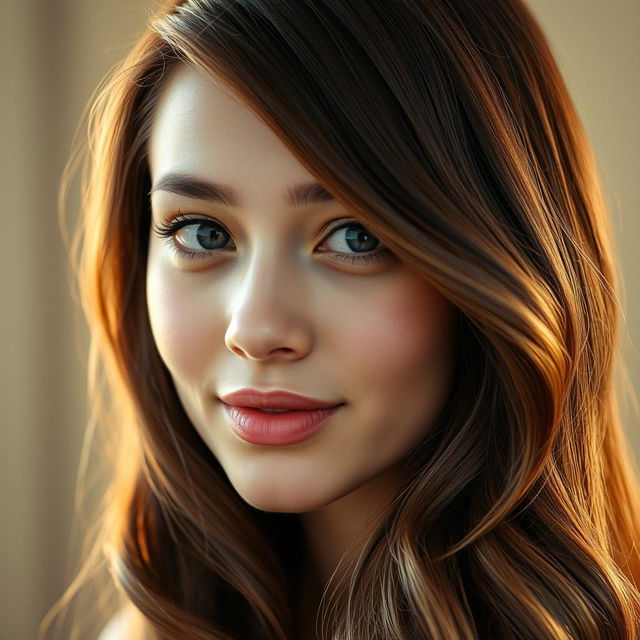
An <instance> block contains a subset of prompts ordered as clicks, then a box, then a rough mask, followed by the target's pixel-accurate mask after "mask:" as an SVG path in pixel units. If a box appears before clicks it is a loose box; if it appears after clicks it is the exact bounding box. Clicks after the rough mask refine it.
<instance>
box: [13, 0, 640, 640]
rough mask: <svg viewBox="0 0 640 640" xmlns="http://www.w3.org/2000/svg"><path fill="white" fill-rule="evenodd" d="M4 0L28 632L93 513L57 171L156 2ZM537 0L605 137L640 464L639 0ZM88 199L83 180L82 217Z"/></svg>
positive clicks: (628, 400)
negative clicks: (84, 488) (639, 402)
mask: <svg viewBox="0 0 640 640" xmlns="http://www.w3.org/2000/svg"><path fill="white" fill-rule="evenodd" d="M0 2H1V3H2V13H1V15H2V18H1V19H0V65H1V67H0V68H1V73H0V82H1V87H2V92H1V96H2V97H1V100H0V127H1V129H0V141H1V145H2V146H1V148H2V153H1V155H0V163H1V167H0V192H1V193H2V198H3V203H4V204H3V209H2V216H1V220H2V233H1V234H0V260H1V261H2V262H1V265H0V285H1V291H2V299H3V300H4V303H3V304H2V313H1V314H0V340H1V341H2V342H1V344H2V350H1V360H0V380H1V384H0V408H1V409H0V411H1V413H0V417H1V420H2V422H1V428H0V559H1V561H0V638H2V639H3V640H30V639H35V638H36V633H37V629H38V625H39V622H40V620H41V619H42V617H43V616H44V615H45V613H46V612H47V610H48V609H49V608H50V607H51V606H52V605H53V603H54V602H55V601H56V599H57V598H58V597H59V596H60V595H61V594H62V593H63V591H64V589H65V588H66V586H67V585H68V584H69V582H70V579H71V577H72V575H73V572H74V570H75V569H76V568H77V566H78V558H79V554H80V548H81V542H82V534H83V529H82V527H83V526H84V525H78V524H76V525H75V527H74V522H79V521H77V520H76V515H75V511H74V509H75V507H74V491H75V479H76V474H77V470H78V465H79V462H80V453H81V446H82V438H83V434H84V429H85V424H86V420H87V415H88V412H87V406H86V400H85V389H86V382H85V375H86V358H87V342H88V341H87V335H86V328H85V326H84V321H83V318H82V316H81V313H80V310H79V308H78V305H77V303H76V302H75V301H74V299H73V297H72V294H71V288H70V281H69V269H68V263H67V249H66V247H65V244H64V242H63V240H62V234H61V232H60V229H59V225H58V216H57V192H58V185H59V181H60V177H61V174H62V171H63V168H64V165H65V162H66V161H67V159H68V157H69V155H70V152H71V145H72V139H73V134H74V131H75V130H76V127H77V125H78V122H79V121H80V117H81V114H82V112H83V109H84V107H85V105H86V104H87V102H88V100H89V97H90V95H91V93H92V91H93V90H94V88H95V87H96V85H97V84H98V82H99V81H100V80H101V78H102V77H103V76H104V74H105V73H107V71H108V70H109V69H110V68H111V67H112V65H113V64H115V63H116V62H117V61H118V60H119V59H120V58H122V57H123V56H124V55H125V53H126V52H127V50H128V48H129V47H130V46H131V44H132V43H133V42H134V40H135V38H136V35H137V34H138V33H139V32H140V31H141V30H142V29H143V28H144V25H145V22H146V21H147V19H148V18H149V16H150V15H151V14H152V12H153V10H154V9H155V8H157V7H158V6H159V4H160V3H159V2H150V1H149V0H57V1H56V2H51V1H48V0H20V1H19V2H9V0H0ZM529 5H530V6H531V7H532V9H533V11H534V13H535V14H536V16H537V17H538V19H539V20H540V22H541V23H542V26H543V28H544V29H545V31H546V33H547V35H548V37H549V39H550V41H551V44H552V47H553V49H554V51H555V54H556V57H557V60H558V62H559V64H560V67H561V69H562V71H563V74H564V77H565V79H566V81H567V84H568V85H569V89H570V91H571V93H572V95H573V98H574V101H575V103H576V105H577V108H578V111H579V113H580V114H581V117H582V120H583V123H584V125H585V127H586V130H587V133H588V135H589V137H590V140H591V142H592V145H593V147H594V149H595V154H596V157H597V160H598V166H599V168H600V172H601V178H602V182H603V186H604V190H605V194H606V197H607V201H608V204H609V210H610V214H611V217H612V220H613V226H614V229H615V236H616V237H615V242H616V254H617V256H618V262H619V272H620V278H621V282H622V285H623V287H622V291H621V295H622V301H623V308H624V310H625V315H626V327H625V326H623V334H624V335H623V337H622V348H623V351H624V366H625V367H626V369H627V370H628V373H629V379H630V381H631V388H630V389H627V390H626V391H625V392H624V393H621V406H622V410H623V418H624V421H625V428H626V430H627V433H628V434H629V440H630V442H631V444H632V447H633V450H634V455H635V459H636V461H637V463H640V437H639V436H640V424H639V419H638V415H637V414H635V410H634V407H633V402H632V393H633V390H635V393H636V394H637V393H638V391H639V390H640V355H639V352H638V346H637V345H638V344H639V343H640V287H639V286H638V283H637V281H636V279H637V278H638V277H639V276H640V250H639V248H638V241H639V239H640V181H639V180H638V176H639V167H640V122H639V119H638V114H639V113H640V82H639V78H638V70H639V69H640V2H638V0H609V1H607V2H602V0H563V1H562V2H557V1H556V0H529ZM76 191H77V181H76ZM77 208H78V194H77V193H73V192H72V194H71V198H70V200H69V215H68V218H69V221H70V223H71V224H72V223H73V221H74V219H75V213H76V211H77ZM630 392H631V393H630ZM98 493H99V488H98Z"/></svg>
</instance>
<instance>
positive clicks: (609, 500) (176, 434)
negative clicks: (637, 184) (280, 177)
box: [66, 0, 640, 640]
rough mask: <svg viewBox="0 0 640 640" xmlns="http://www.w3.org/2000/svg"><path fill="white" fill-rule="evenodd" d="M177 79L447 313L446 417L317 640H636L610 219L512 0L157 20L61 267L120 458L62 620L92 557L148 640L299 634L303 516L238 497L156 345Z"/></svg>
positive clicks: (578, 128) (120, 76) (566, 106)
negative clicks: (160, 200)
mask: <svg viewBox="0 0 640 640" xmlns="http://www.w3.org/2000/svg"><path fill="white" fill-rule="evenodd" d="M177 64H188V65H195V66H197V67H199V68H201V69H204V70H205V71H206V72H208V73H210V74H211V75H212V76H214V77H216V78H217V79H219V80H221V81H223V82H224V83H226V85H227V86H228V87H230V88H231V90H232V91H234V92H236V93H237V95H238V96H240V97H241V98H242V100H244V102H245V103H246V104H248V105H249V106H250V107H251V108H252V109H253V110H254V111H255V113H256V114H257V115H258V116H259V117H260V118H262V120H263V121H264V122H265V123H266V124H267V125H268V126H269V127H271V128H272V129H273V130H274V131H275V132H276V134H277V135H278V136H279V137H280V138H281V139H282V140H283V142H284V143H285V144H286V145H287V147H288V148H289V149H290V150H291V152H292V153H293V154H294V155H295V156H296V157H297V158H298V159H299V160H300V162H301V163H303V164H304V165H305V167H307V168H308V170H309V171H310V172H311V173H312V174H314V175H315V176H316V177H317V179H318V180H319V181H320V182H321V183H322V184H323V185H324V186H325V187H326V188H327V189H328V190H329V191H330V192H332V193H333V194H334V195H335V197H336V199H338V200H340V201H341V202H343V203H344V204H345V205H346V206H347V207H348V208H349V209H350V210H351V211H353V212H354V214H355V215H356V216H359V218H360V219H361V220H362V221H363V222H365V223H366V224H367V225H368V226H369V228H370V229H371V230H372V231H373V232H374V233H375V234H376V235H377V236H378V237H380V238H381V239H382V240H383V241H384V242H385V244H387V245H388V246H389V247H391V248H392V249H393V250H394V251H395V252H396V253H397V255H398V256H399V257H400V258H402V259H403V260H405V261H406V262H407V263H408V264H410V265H411V266H412V267H414V268H417V269H419V270H420V272H421V273H422V274H424V277H425V278H427V279H428V280H429V281H430V282H432V283H433V284H434V285H435V286H436V287H437V288H438V289H439V290H440V291H441V292H442V293H443V294H444V295H445V296H446V297H447V298H448V299H449V300H451V301H452V303H453V304H455V306H456V307H457V309H458V310H459V315H458V327H457V331H458V334H457V336H458V337H457V343H456V344H457V360H456V375H455V384H454V386H453V389H452V392H451V395H450V397H449V398H448V400H447V402H446V404H445V406H444V408H443V410H442V413H441V415H440V416H439V419H438V421H437V423H436V425H435V427H434V428H433V429H431V430H430V431H429V434H428V437H426V438H425V440H424V442H422V443H421V445H420V446H419V447H418V448H417V449H416V450H414V451H412V453H411V455H410V457H409V458H408V459H407V461H406V469H407V474H406V481H405V484H404V485H403V487H402V490H401V492H400V493H399V495H398V496H397V498H396V499H395V500H394V501H393V503H392V504H391V506H390V507H389V509H388V512H386V513H385V514H384V517H383V518H382V519H381V521H380V523H379V526H377V527H376V528H375V529H374V530H372V531H370V532H368V534H367V536H366V539H365V540H364V543H363V545H362V548H361V552H360V553H359V555H358V557H357V558H356V560H355V562H354V563H353V567H352V572H351V574H350V578H349V583H348V584H347V585H342V588H340V589H338V588H334V589H333V591H330V589H329V587H327V599H326V600H324V601H323V603H322V606H321V610H320V612H319V617H318V625H319V631H322V633H323V637H325V638H331V639H335V640H347V639H348V640H365V639H366V640H372V639H380V640H388V639H390V638H398V639H405V638H406V639H414V638H428V639H430V640H452V639H459V638H460V639H464V640H470V639H472V638H500V639H506V638H521V639H528V640H541V639H543V638H549V639H551V638H553V639H555V640H569V639H578V638H579V639H585V640H586V639H589V640H596V639H605V638H607V639H616V640H622V639H627V640H631V639H632V638H637V637H640V592H639V590H638V586H639V584H640V553H639V549H638V547H637V545H636V541H638V540H640V491H639V487H638V478H637V473H636V470H635V469H634V467H633V465H632V457H631V455H630V452H629V450H628V444H627V442H626V440H625V437H624V434H623V431H622V429H621V425H620V419H619V417H618V413H617V407H616V397H615V388H614V385H613V378H614V374H615V371H616V368H615V364H616V362H617V358H618V357H619V347H618V333H619V306H620V305H619V302H618V298H617V284H616V274H615V262H614V258H613V255H612V249H611V246H612V245H611V242H612V240H611V237H610V229H609V220H608V216H607V212H606V209H605V205H604V201H603V198H602V195H601V192H600V188H599V183H598V176H597V173H596V168H595V162H594V159H593V155H592V152H591V149H590V147H589V144H588V141H587V140H586V138H585V134H584V131H583V127H582V125H581V122H580V120H579V118H578V116H577V114H576V111H575V109H574V106H573V104H572V101H571V99H570V96H569V94H568V91H567V89H566V86H565V84H564V82H563V79H562V77H561V75H560V73H559V71H558V68H557V66H556V63H555V61H554V59H553V56H552V53H551V51H550V48H549V45H548V43H547V41H546V39H545V37H544V35H543V33H542V32H541V29H540V27H539V25H538V24H537V22H536V21H535V19H534V18H533V17H532V15H531V13H530V12H529V10H528V9H527V7H526V6H525V5H524V3H523V2H522V0H485V1H484V2H482V3H478V2H474V1H471V0H431V1H427V0H395V1H394V2H388V1H386V0H385V1H383V0H371V1H367V2H354V1H353V0H184V1H174V2H170V3H169V4H168V5H167V6H166V7H165V8H164V9H162V10H161V11H160V12H159V13H158V14H157V16H156V17H155V18H154V19H153V20H152V21H151V22H150V25H149V29H148V30H147V31H146V32H145V33H144V35H143V36H142V37H141V39H140V40H139V42H138V43H137V44H136V45H135V47H134V48H133V50H132V51H131V53H130V54H129V56H128V57H127V58H126V60H124V62H123V63H122V64H121V65H120V66H119V67H118V68H117V69H116V70H115V71H114V72H113V73H112V74H111V75H110V77H109V79H108V80H107V81H106V83H105V84H104V85H103V86H102V88H101V90H100V92H99V93H98V94H97V97H96V99H95V102H94V105H93V107H92V111H91V114H90V139H89V151H90V154H89V157H88V159H87V172H86V182H85V185H84V207H83V213H82V222H81V225H80V226H79V228H78V234H77V237H76V244H75V245H74V247H75V249H74V255H76V253H75V250H78V256H79V257H78V260H77V264H76V268H77V272H78V276H79V282H80V287H81V289H80V290H81V295H82V301H83V305H84V309H85V312H86V315H87V318H88V322H89V326H90V329H91V334H92V346H91V354H90V374H91V377H90V394H91V396H90V397H91V401H92V407H93V408H94V413H93V416H92V425H93V424H94V423H95V425H97V426H98V427H99V428H100V429H101V430H102V431H103V432H104V433H105V434H108V438H109V439H110V441H112V442H114V443H116V446H115V448H113V449H112V455H113V478H112V481H111V485H110V490H109V492H108V493H107V494H106V497H105V500H104V508H103V509H102V517H101V518H100V520H99V521H98V522H99V537H98V538H97V540H96V542H95V546H94V551H93V553H92V554H91V556H90V558H89V561H88V564H87V566H85V569H84V572H83V573H82V574H81V575H79V576H78V578H77V579H76V581H75V582H74V583H73V584H72V586H71V587H70V589H69V592H68V593H67V594H66V597H67V598H70V597H71V594H72V593H74V592H75V591H77V589H78V587H79V586H80V585H81V584H82V583H83V582H84V581H85V578H86V576H87V575H88V569H87V567H88V566H89V565H90V564H91V563H94V562H95V561H97V560H98V559H99V558H100V557H105V558H107V560H108V562H109V566H110V568H111V571H112V575H113V578H114V583H115V584H116V586H117V587H118V590H119V592H120V593H121V594H122V596H123V598H124V599H125V600H127V601H130V602H131V603H132V604H133V606H134V608H135V609H136V610H137V611H138V612H139V618H140V620H141V621H142V623H143V626H144V628H145V629H146V633H147V635H148V636H149V637H153V638H162V639H166V638H174V639H184V638H189V639H201V640H205V639H206V640H210V639H213V638H235V639H239V638H242V639H245V638H247V639H249V638H265V639H273V640H276V639H278V640H284V639H292V638H296V637H298V634H299V633H300V628H301V620H300V607H299V604H300V603H299V602H298V600H297V596H296V594H297V593H298V591H299V586H300V574H299V571H298V568H297V567H298V566H299V560H300V558H301V557H302V554H303V552H304V543H303V540H302V536H301V531H300V528H299V523H298V520H297V518H296V515H295V514H275V513H266V512H262V511H259V510H257V509H254V508H252V507H250V506H249V505H247V504H246V503H244V502H243V501H242V500H241V498H240V497H239V496H238V495H237V493H236V492H235V491H234V489H233V487H232V485H231V484H230V482H229V480H228V479H227V478H226V476H225V474H224V472H223V470H222V468H221V466H220V464H219V463H218V461H217V460H216V459H215V457H214V456H213V454H212V453H211V451H210V450H209V449H208V447H207V446H206V445H205V444H204V442H203V441H202V440H201V439H200V437H199V436H198V435H197V433H196V431H195V430H194V428H193V426H192V425H191V423H190V421H189V419H188V418H187V416H186V414H185V412H184V410H183V408H182V406H181V404H180V402H179V399H178V397H177V394H176V392H175V389H174V387H173V384H172V381H171V377H170V375H169V373H168V371H167V370H166V368H165V367H164V365H163V363H162V361H161V359H160V357H159V355H158V352H157V350H156V347H155V345H154V342H153V339H152V334H151V330H150V326H149V319H148V316H147V310H146V301H145V269H146V256H147V242H148V229H149V224H150V216H149V197H148V192H149V189H150V183H149V171H148V167H147V155H146V154H147V148H146V145H147V139H148V134H149V129H150V125H151V122H152V118H153V113H154V106H155V104H156V102H157V98H158V95H159V92H160V90H161V88H162V87H163V86H164V84H163V83H164V80H165V78H166V76H167V73H168V70H169V69H170V68H171V67H172V66H173V65H177ZM333 586H334V587H335V585H333Z"/></svg>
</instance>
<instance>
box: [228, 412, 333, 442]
mask: <svg viewBox="0 0 640 640" xmlns="http://www.w3.org/2000/svg"><path fill="white" fill-rule="evenodd" d="M223 406H224V410H225V413H226V414H227V418H228V421H229V425H230V426H231V428H232V429H233V431H234V432H235V434H236V435H237V436H238V437H240V438H242V439H243V440H246V441H247V442H251V443H252V444H270V445H283V444H295V443H296V442H302V441H303V440H307V439H308V438H310V437H311V436H313V435H315V434H316V433H318V431H320V429H322V427H323V426H324V425H325V424H326V423H327V421H328V420H329V419H330V418H331V416H332V415H333V414H334V413H335V412H336V411H337V410H338V409H339V408H340V407H341V406H342V405H338V406H335V407H329V408H326V409H313V410H305V411H284V412H282V413H268V412H266V411H261V410H260V409H252V408H249V407H236V406H233V405H228V404H225V403H223Z"/></svg>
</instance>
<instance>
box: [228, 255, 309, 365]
mask: <svg viewBox="0 0 640 640" xmlns="http://www.w3.org/2000/svg"><path fill="white" fill-rule="evenodd" d="M304 288H305V286H304V283H303V281H302V279H301V278H300V277H298V276H297V275H296V273H294V268H293V267H292V266H291V265H288V264H285V263H284V261H283V260H282V259H278V256H271V257H267V256H264V257H263V258H259V257H256V258H255V259H254V260H253V261H252V263H251V264H250V265H249V266H248V267H247V269H246V272H245V273H243V274H242V276H241V279H240V282H239V284H238V285H237V286H236V287H235V290H234V291H233V293H232V295H231V298H230V302H229V304H230V313H229V324H228V327H227V330H226V333H225V344H226V345H227V348H228V349H229V350H230V351H232V352H233V353H235V354H236V355H238V356H240V357H241V358H245V359H247V360H255V361H292V360H298V359H300V358H304V357H305V356H306V355H307V354H308V353H309V351H310V350H311V348H312V343H313V333H312V327H311V325H310V322H309V320H308V318H309V309H307V308H306V296H305V293H304Z"/></svg>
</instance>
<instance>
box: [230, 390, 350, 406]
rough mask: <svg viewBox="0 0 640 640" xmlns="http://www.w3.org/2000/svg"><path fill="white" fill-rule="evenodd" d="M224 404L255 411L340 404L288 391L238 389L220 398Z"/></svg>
mask: <svg viewBox="0 0 640 640" xmlns="http://www.w3.org/2000/svg"><path fill="white" fill-rule="evenodd" d="M220 400H222V402H224V403H225V404H230V405H234V406H236V407H253V408H256V409H292V410H298V411H309V410H312V409H327V408H329V407H335V406H336V405H338V404H341V403H340V402H325V401H323V400H317V399H316V398H309V397H307V396H301V395H299V394H297V393H291V392H290V391H269V392H267V393H264V392H262V391H258V390H257V389H239V390H238V391H234V392H233V393H228V394H226V395H224V396H220Z"/></svg>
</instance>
